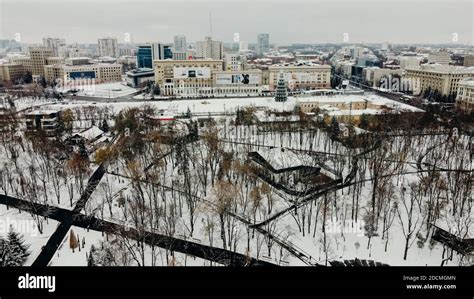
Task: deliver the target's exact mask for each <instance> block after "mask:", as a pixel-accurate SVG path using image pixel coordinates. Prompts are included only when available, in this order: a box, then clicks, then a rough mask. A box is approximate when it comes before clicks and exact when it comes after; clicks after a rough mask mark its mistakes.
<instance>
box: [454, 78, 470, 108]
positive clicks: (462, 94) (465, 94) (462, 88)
mask: <svg viewBox="0 0 474 299" xmlns="http://www.w3.org/2000/svg"><path fill="white" fill-rule="evenodd" d="M456 107H457V108H458V109H460V110H463V111H465V112H467V113H471V112H473V111H474V77H471V78H467V79H464V80H461V81H459V83H458V93H457V96H456Z"/></svg>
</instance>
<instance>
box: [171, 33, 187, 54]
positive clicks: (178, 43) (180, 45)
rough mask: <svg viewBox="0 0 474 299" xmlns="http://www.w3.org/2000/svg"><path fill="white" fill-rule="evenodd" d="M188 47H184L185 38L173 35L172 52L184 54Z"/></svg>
mask: <svg viewBox="0 0 474 299" xmlns="http://www.w3.org/2000/svg"><path fill="white" fill-rule="evenodd" d="M187 49H188V47H187V45H186V36H184V35H175V36H174V48H173V52H184V53H186V51H187Z"/></svg>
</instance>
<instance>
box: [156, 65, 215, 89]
mask: <svg viewBox="0 0 474 299" xmlns="http://www.w3.org/2000/svg"><path fill="white" fill-rule="evenodd" d="M154 69H155V83H156V84H157V85H158V86H159V87H160V90H161V94H162V95H165V96H182V97H187V96H190V97H191V96H201V95H202V96H209V95H212V94H213V85H214V72H215V71H222V69H223V62H222V60H155V61H154Z"/></svg>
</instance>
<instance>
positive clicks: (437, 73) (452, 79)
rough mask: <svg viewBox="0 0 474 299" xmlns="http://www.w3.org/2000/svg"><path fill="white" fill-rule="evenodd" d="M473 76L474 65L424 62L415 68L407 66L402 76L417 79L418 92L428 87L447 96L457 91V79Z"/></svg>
mask: <svg viewBox="0 0 474 299" xmlns="http://www.w3.org/2000/svg"><path fill="white" fill-rule="evenodd" d="M473 76H474V67H462V66H447V65H429V64H425V65H421V66H420V67H417V68H407V69H406V70H405V75H404V78H407V79H410V80H419V81H418V82H419V83H420V84H419V87H420V89H419V90H420V92H423V91H424V90H426V89H428V88H430V89H431V90H437V91H439V92H440V93H441V95H445V96H448V95H450V94H455V93H457V92H458V83H459V81H461V80H463V79H466V78H469V77H473Z"/></svg>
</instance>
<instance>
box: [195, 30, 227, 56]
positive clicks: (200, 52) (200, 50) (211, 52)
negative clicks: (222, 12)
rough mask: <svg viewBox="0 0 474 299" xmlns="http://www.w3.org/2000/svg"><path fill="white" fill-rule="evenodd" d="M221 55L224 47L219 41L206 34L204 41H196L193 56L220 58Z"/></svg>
mask: <svg viewBox="0 0 474 299" xmlns="http://www.w3.org/2000/svg"><path fill="white" fill-rule="evenodd" d="M223 57H224V47H223V44H222V42H221V41H214V40H212V39H211V37H209V36H208V37H206V38H205V40H204V41H198V42H197V43H196V54H195V58H197V59H213V60H221V59H222V58H223Z"/></svg>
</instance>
